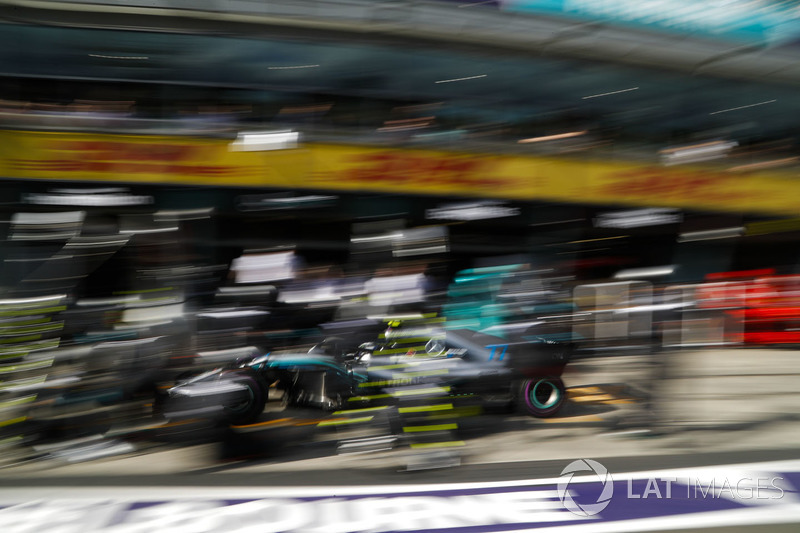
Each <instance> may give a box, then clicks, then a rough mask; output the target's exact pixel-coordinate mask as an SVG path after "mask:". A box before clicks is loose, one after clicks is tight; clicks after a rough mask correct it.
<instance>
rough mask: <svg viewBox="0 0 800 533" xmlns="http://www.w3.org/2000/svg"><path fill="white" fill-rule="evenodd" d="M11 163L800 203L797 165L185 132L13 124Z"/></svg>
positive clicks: (339, 186)
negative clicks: (246, 138)
mask: <svg viewBox="0 0 800 533" xmlns="http://www.w3.org/2000/svg"><path fill="white" fill-rule="evenodd" d="M0 174H2V175H3V176H5V177H10V178H35V179H56V180H69V181H72V180H75V181H82V180H94V181H118V182H132V183H135V182H146V183H183V184H198V185H217V186H223V187H224V186H264V187H278V188H280V187H291V188H311V189H325V190H336V191H354V192H355V191H373V192H386V193H398V194H432V195H444V196H463V197H478V198H497V199H515V200H552V201H560V202H572V203H579V204H582V203H593V204H621V205H633V206H637V205H641V206H665V207H679V208H686V209H698V210H718V211H719V210H722V211H734V212H743V213H772V214H781V215H797V214H798V213H800V180H798V179H797V176H796V175H795V173H791V172H775V171H763V172H751V173H747V172H729V171H726V170H725V169H724V168H721V167H714V168H712V167H701V166H695V167H690V166H674V167H665V166H661V165H658V164H652V165H645V164H639V163H631V162H623V161H608V160H606V161H598V160H589V159H579V158H555V157H538V156H521V155H487V154H476V153H459V152H446V151H439V150H408V149H398V148H378V147H364V146H353V145H333V144H307V145H304V146H303V148H301V149H291V150H275V151H266V152H247V151H236V150H232V149H231V141H230V140H226V139H210V138H195V137H178V136H150V135H100V134H78V133H49V132H28V131H3V132H0Z"/></svg>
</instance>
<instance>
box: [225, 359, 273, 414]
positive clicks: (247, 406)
mask: <svg viewBox="0 0 800 533" xmlns="http://www.w3.org/2000/svg"><path fill="white" fill-rule="evenodd" d="M226 377H228V378H229V379H231V381H232V382H233V383H235V384H237V385H239V386H241V387H242V389H243V390H242V391H241V392H240V393H238V394H237V398H236V400H235V401H233V402H232V403H230V404H228V405H226V406H225V413H226V415H227V418H228V420H230V422H231V423H233V424H237V425H242V424H249V423H252V422H254V421H255V420H257V419H258V417H259V415H261V413H262V412H263V411H264V407H265V406H266V404H267V394H268V393H267V387H266V386H265V385H264V383H263V382H262V380H261V379H260V378H259V377H258V376H257V375H255V374H253V373H252V372H231V373H230V374H229V375H228V376H226Z"/></svg>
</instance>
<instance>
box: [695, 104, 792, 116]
mask: <svg viewBox="0 0 800 533" xmlns="http://www.w3.org/2000/svg"><path fill="white" fill-rule="evenodd" d="M774 102H777V100H767V101H765V102H758V103H755V104H750V105H740V106H739V107H731V108H728V109H720V110H719V111H713V112H711V113H709V115H718V114H719V113H727V112H728V111H738V110H740V109H747V108H748V107H756V106H759V105H766V104H772V103H774Z"/></svg>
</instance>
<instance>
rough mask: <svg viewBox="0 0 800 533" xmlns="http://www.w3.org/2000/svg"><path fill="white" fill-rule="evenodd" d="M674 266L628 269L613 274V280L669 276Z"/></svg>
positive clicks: (673, 270)
mask: <svg viewBox="0 0 800 533" xmlns="http://www.w3.org/2000/svg"><path fill="white" fill-rule="evenodd" d="M675 268H676V267H675V265H666V266H659V267H649V268H629V269H626V270H620V271H619V272H617V273H616V274H614V278H615V279H637V278H657V277H661V276H669V275H670V274H672V273H673V272H675Z"/></svg>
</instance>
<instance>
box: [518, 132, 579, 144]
mask: <svg viewBox="0 0 800 533" xmlns="http://www.w3.org/2000/svg"><path fill="white" fill-rule="evenodd" d="M587 133H589V132H588V131H586V130H584V131H570V132H567V133H558V134H556V135H546V136H544V137H531V138H529V139H520V140H519V141H517V142H518V143H520V144H525V143H538V142H543V141H557V140H559V139H570V138H572V137H580V136H581V135H586V134H587Z"/></svg>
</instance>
